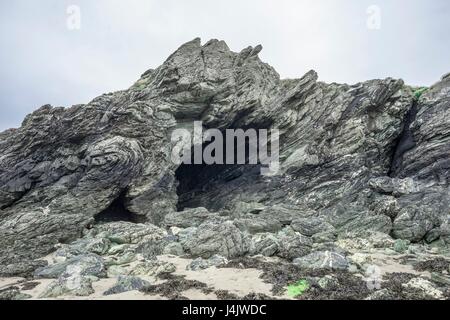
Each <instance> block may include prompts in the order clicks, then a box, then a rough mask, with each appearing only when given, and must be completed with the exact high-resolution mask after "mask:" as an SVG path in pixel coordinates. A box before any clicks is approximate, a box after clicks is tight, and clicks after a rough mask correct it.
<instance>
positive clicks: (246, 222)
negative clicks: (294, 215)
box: [234, 217, 282, 234]
mask: <svg viewBox="0 0 450 320" xmlns="http://www.w3.org/2000/svg"><path fill="white" fill-rule="evenodd" d="M234 224H235V225H236V226H237V227H238V228H239V229H240V230H241V231H246V232H248V233H251V234H255V233H263V232H272V233H275V232H278V231H280V230H281V228H282V225H281V223H280V222H279V221H278V220H276V219H273V218H262V217H251V218H241V219H236V220H234Z"/></svg>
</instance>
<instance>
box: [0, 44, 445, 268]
mask: <svg viewBox="0 0 450 320" xmlns="http://www.w3.org/2000/svg"><path fill="white" fill-rule="evenodd" d="M261 49H262V47H260V46H257V47H255V48H253V47H249V48H246V49H244V50H242V51H241V52H233V51H231V50H230V49H229V48H228V46H227V45H226V43H225V42H223V41H218V40H211V41H209V42H207V43H206V44H204V45H202V43H201V41H200V39H194V40H193V41H190V42H188V43H186V44H184V45H182V46H181V47H180V48H179V49H178V50H176V52H174V53H173V54H172V55H170V57H169V58H168V59H167V60H166V61H165V62H164V63H163V64H162V65H161V66H159V67H158V68H155V69H154V70H149V71H148V72H146V73H145V74H143V75H142V77H141V78H140V79H139V80H138V81H137V82H136V84H135V85H133V86H132V87H131V88H129V89H127V90H123V91H118V92H114V93H109V94H105V95H102V96H100V97H97V98H95V99H94V100H93V101H91V102H89V103H88V104H86V105H75V106H73V107H70V108H53V107H51V106H49V105H46V106H43V107H41V108H39V109H38V110H36V111H35V112H33V113H32V114H30V115H28V116H27V117H26V118H25V119H24V121H23V123H22V126H21V127H20V128H18V129H12V130H7V131H5V132H2V133H0V155H1V156H0V266H1V267H2V269H1V271H0V273H2V274H4V273H5V271H3V270H6V273H7V274H10V275H14V273H17V274H23V273H24V271H26V272H28V273H29V272H30V270H31V271H32V270H33V268H34V267H35V266H36V265H35V262H34V261H35V259H40V258H42V257H44V256H46V255H48V254H49V253H51V252H53V251H54V248H55V245H59V244H61V243H70V242H73V241H75V240H77V239H79V238H80V237H81V236H82V235H83V234H86V233H88V234H90V237H91V238H96V239H107V240H108V241H110V242H111V246H115V245H120V244H128V245H132V246H139V247H141V246H142V248H147V249H145V251H146V252H147V254H148V255H149V256H152V255H154V254H155V253H157V252H163V251H164V248H165V247H166V246H167V244H168V243H170V242H172V241H166V240H163V239H164V238H165V237H167V233H166V232H165V230H163V229H161V228H159V227H157V226H161V225H163V224H164V221H165V220H166V216H167V215H168V214H171V213H174V212H176V211H177V209H179V208H197V207H204V208H206V209H208V210H209V211H210V212H230V213H231V216H232V217H233V218H237V219H247V218H249V217H248V215H256V216H257V217H258V221H256V222H255V221H252V222H251V223H250V224H248V223H247V224H245V223H244V224H243V226H244V228H247V230H250V232H262V231H268V230H269V229H271V230H275V229H277V228H278V224H277V225H276V228H275V224H272V222H270V220H273V219H275V220H276V221H278V223H279V224H281V225H282V226H286V225H290V224H292V222H293V221H295V220H296V219H299V218H307V217H312V216H320V217H322V218H324V219H325V220H326V222H327V223H329V224H331V225H332V226H333V227H335V228H336V232H337V233H338V235H339V236H341V235H342V234H346V233H352V234H356V235H363V234H364V232H365V231H367V230H373V231H378V232H384V233H389V234H391V232H392V234H393V235H394V236H395V237H397V238H401V239H407V240H411V241H414V242H420V241H422V240H427V239H426V238H427V237H428V241H431V240H433V238H435V237H436V235H437V230H438V229H439V230H440V231H439V233H440V237H441V239H443V241H447V240H446V239H447V238H448V233H446V231H445V230H447V229H448V228H447V229H446V227H445V226H444V228H443V227H442V225H443V224H444V223H445V221H446V219H448V217H447V216H448V207H449V203H450V194H449V188H448V186H449V170H448V168H449V164H450V159H449V154H450V143H449V141H450V140H449V139H450V138H449V137H450V103H449V101H450V100H449V92H450V90H449V88H450V79H449V78H448V77H446V78H443V79H442V81H440V82H438V83H436V84H435V85H433V86H432V87H430V88H429V89H428V90H427V91H426V92H425V93H423V95H422V96H421V97H420V99H417V98H415V96H414V90H413V89H412V88H410V87H408V86H406V85H405V84H404V82H403V81H402V80H395V79H391V78H387V79H383V80H369V81H365V82H361V83H358V84H355V85H347V84H336V83H332V84H326V83H323V82H319V81H318V75H317V73H316V72H314V71H310V72H308V73H307V74H305V75H304V76H303V77H300V78H298V79H286V80H282V79H280V76H279V74H278V73H277V72H276V71H275V70H274V69H273V68H272V67H270V66H269V65H268V64H266V63H264V62H262V61H261V59H260V58H259V56H258V53H259V52H260V50H261ZM196 120H202V121H203V124H204V126H205V128H218V129H220V130H226V129H229V128H278V129H280V133H281V137H280V138H281V139H280V170H279V172H278V175H275V176H271V177H267V176H261V175H260V169H261V166H260V165H249V166H242V165H234V166H199V167H197V168H193V167H189V166H188V165H183V166H178V165H175V164H174V163H173V162H172V161H171V159H170V158H171V157H170V155H171V151H172V141H171V134H170V133H171V132H172V131H173V130H175V129H177V128H183V127H185V126H186V125H187V124H189V123H192V122H193V121H196ZM380 177H381V178H380ZM381 195H388V196H392V197H394V198H395V200H396V203H393V202H392V203H391V202H389V201H387V202H386V203H384V204H383V205H382V206H377V205H376V202H377V200H376V199H377V197H380V196H381ZM169 218H170V217H169ZM169 218H168V220H170V219H169ZM178 218H179V217H176V219H175V220H177V219H178ZM230 218H231V217H227V218H226V219H230ZM114 219H120V220H126V222H125V221H122V222H112V223H108V221H114ZM201 219H202V218H201ZM205 219H206V220H204V221H202V224H201V225H199V226H198V229H197V230H195V231H194V229H189V231H185V232H182V233H181V234H180V235H178V238H179V242H180V244H181V245H182V246H183V248H184V249H186V251H188V253H191V254H193V255H198V256H202V257H210V256H212V255H214V254H222V255H224V256H226V257H234V256H241V255H244V254H246V253H247V252H248V251H249V243H250V241H249V239H248V238H249V237H248V236H246V235H245V233H247V232H242V231H241V230H239V228H237V227H235V225H233V224H232V223H227V222H223V221H222V222H220V223H219V222H210V221H209V220H210V218H205ZM259 219H263V220H267V222H262V220H259ZM391 219H394V222H393V224H392V221H391ZM193 220H194V221H195V222H191V221H188V219H185V218H182V219H181V220H180V221H181V222H180V223H182V224H183V225H184V226H187V224H186V223H190V224H189V225H197V224H198V223H199V221H200V220H196V219H193ZM96 222H97V225H95V224H96ZM98 222H102V223H101V224H98ZM105 222H106V223H105ZM134 222H139V223H137V224H136V223H134ZM241 222H242V221H241ZM176 223H177V222H176ZM191 223H192V224H191ZM93 227H94V228H93ZM240 227H242V225H241V226H240ZM294 227H295V228H299V227H298V225H296V224H294ZM92 228H93V230H91V229H92ZM272 228H273V229H272ZM301 228H303V229H302V230H303V232H307V233H309V234H311V232H315V231H316V230H312V229H311V228H310V227H307V228H304V226H303V227H301ZM88 230H91V231H90V232H88ZM186 230H187V229H186ZM305 230H306V231H305ZM191 232H192V233H191ZM318 235H326V237H323V238H324V239H326V238H329V239H332V237H331V235H332V233H323V232H322V231H320V232H318V233H314V234H313V235H312V236H313V237H315V238H316V239H317V238H318V239H321V238H320V237H319V236H318ZM299 239H300V238H299V237H297V236H293V235H292V236H290V237H288V239H285V240H289V241H290V242H291V243H292V245H291V244H286V243H284V242H282V246H283V247H282V248H280V250H279V253H281V255H282V256H286V257H288V256H290V254H289V250H290V249H292V250H293V251H297V253H296V254H300V253H301V252H307V251H308V250H307V247H308V245H307V243H306V242H309V241H304V240H299ZM321 241H322V240H321ZM144 243H146V245H145V246H144V245H143V244H144ZM98 244H99V243H96V244H95V245H93V247H92V248H91V249H89V250H88V252H95V253H98V254H100V253H102V254H103V249H105V250H106V248H103V247H102V244H100V247H98V246H97V245H98ZM289 246H291V247H292V248H285V247H289ZM80 250H81V252H80ZM82 250H83V248H82V246H81V247H80V246H78V247H77V245H74V246H73V247H71V248H69V247H66V248H65V249H64V250H62V251H60V253H61V254H62V255H63V256H64V257H69V256H70V255H74V254H78V253H82V254H85V252H83V251H82ZM63 251H64V252H63ZM15 268H17V270H15Z"/></svg>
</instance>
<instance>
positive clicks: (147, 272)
mask: <svg viewBox="0 0 450 320" xmlns="http://www.w3.org/2000/svg"><path fill="white" fill-rule="evenodd" d="M175 271H176V266H175V265H174V264H173V263H169V262H165V261H158V260H149V261H144V262H141V263H138V264H137V265H136V266H134V267H132V270H131V272H130V275H133V276H159V275H162V274H170V273H174V272H175Z"/></svg>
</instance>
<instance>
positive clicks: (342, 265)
mask: <svg viewBox="0 0 450 320" xmlns="http://www.w3.org/2000/svg"><path fill="white" fill-rule="evenodd" d="M293 263H294V264H295V265H296V266H298V267H300V268H302V269H312V270H316V269H319V270H320V269H324V270H347V269H348V266H349V263H348V260H347V258H346V257H345V256H343V255H342V254H339V253H336V252H331V251H325V252H320V251H319V252H313V253H311V254H309V255H307V256H304V257H301V258H297V259H295V260H294V262H293Z"/></svg>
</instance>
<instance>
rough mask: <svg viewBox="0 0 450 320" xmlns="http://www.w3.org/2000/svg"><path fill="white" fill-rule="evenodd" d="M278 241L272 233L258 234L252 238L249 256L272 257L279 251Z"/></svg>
mask: <svg viewBox="0 0 450 320" xmlns="http://www.w3.org/2000/svg"><path fill="white" fill-rule="evenodd" d="M280 247H281V245H280V241H279V239H278V238H277V237H276V235H274V234H272V233H259V234H255V235H254V236H253V237H252V240H251V244H250V254H251V255H258V254H261V255H263V256H266V257H271V256H274V255H275V254H276V253H277V252H278V251H279V249H280Z"/></svg>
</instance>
